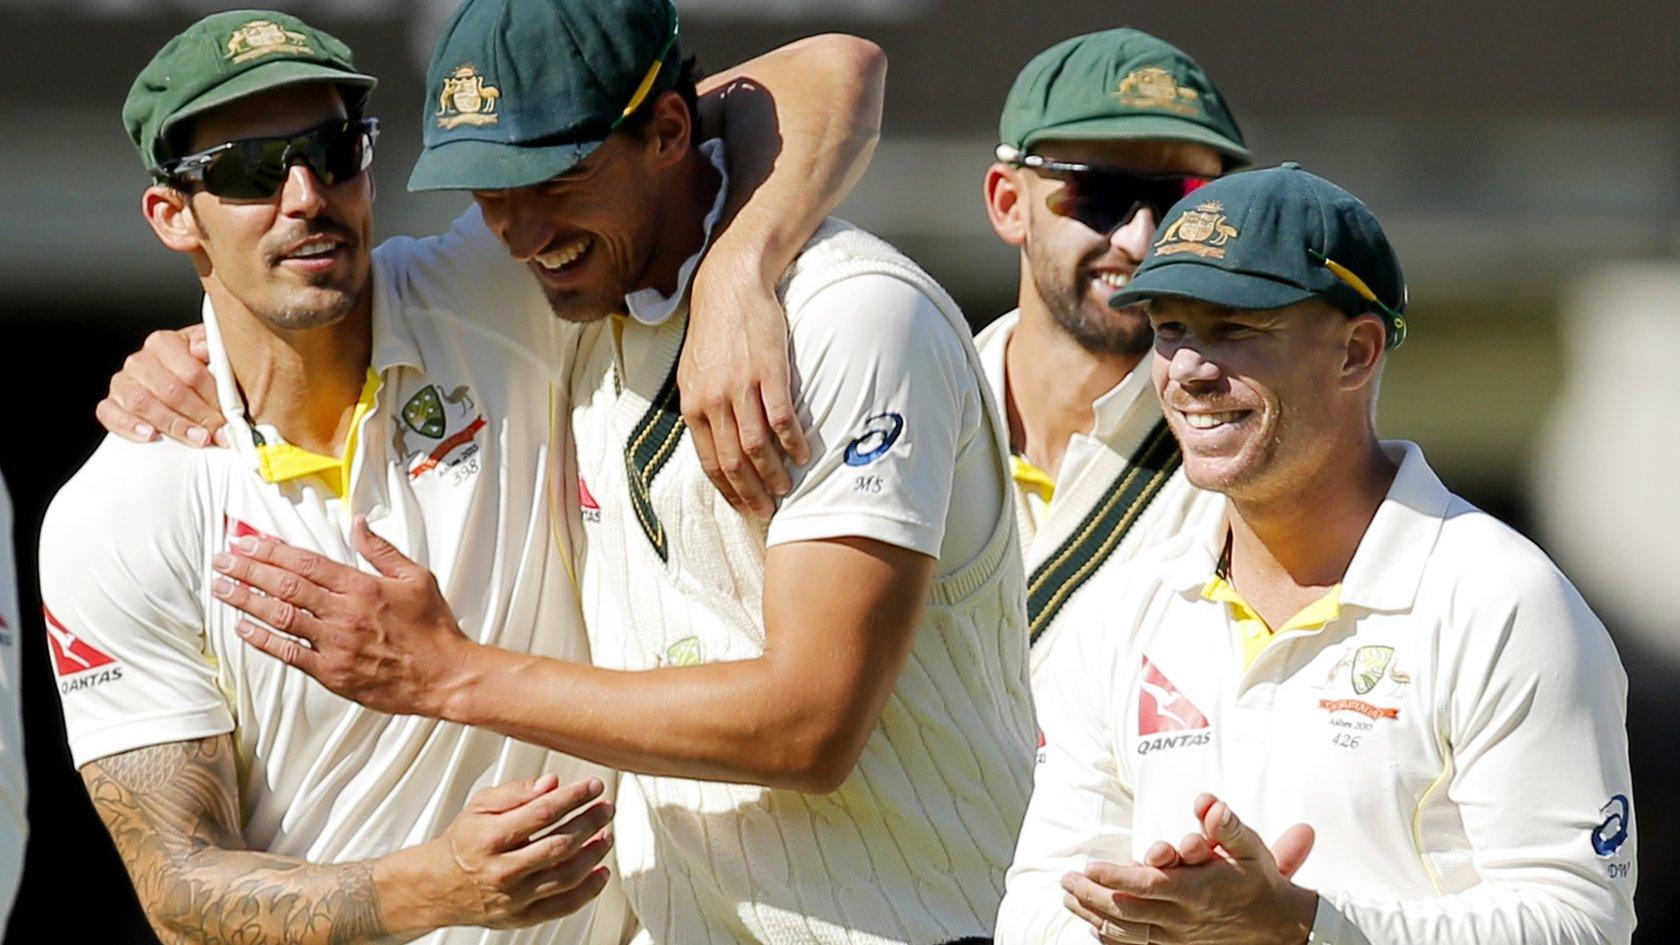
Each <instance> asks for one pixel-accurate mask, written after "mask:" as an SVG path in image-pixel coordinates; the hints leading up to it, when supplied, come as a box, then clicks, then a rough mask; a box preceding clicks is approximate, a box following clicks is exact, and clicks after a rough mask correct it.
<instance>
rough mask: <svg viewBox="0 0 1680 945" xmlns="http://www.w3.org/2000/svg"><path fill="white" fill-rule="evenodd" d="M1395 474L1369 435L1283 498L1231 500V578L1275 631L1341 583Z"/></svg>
mask: <svg viewBox="0 0 1680 945" xmlns="http://www.w3.org/2000/svg"><path fill="white" fill-rule="evenodd" d="M1397 470H1398V467H1396V466H1395V464H1394V462H1393V461H1392V460H1390V459H1389V458H1388V456H1387V455H1385V454H1384V453H1383V451H1382V448H1381V447H1380V446H1379V445H1378V443H1377V440H1376V436H1375V434H1374V433H1372V432H1369V431H1368V432H1367V433H1366V435H1364V436H1362V437H1360V438H1358V439H1357V440H1356V441H1353V442H1350V443H1349V444H1348V446H1347V447H1346V448H1344V449H1340V450H1335V451H1333V452H1332V454H1331V455H1329V456H1326V457H1324V458H1323V460H1322V461H1321V462H1315V463H1313V464H1312V467H1311V471H1310V473H1309V476H1308V478H1307V479H1306V481H1304V482H1303V481H1300V480H1297V481H1295V482H1292V483H1291V484H1290V486H1289V488H1288V489H1287V490H1285V492H1284V494H1280V495H1277V496H1272V497H1269V498H1265V499H1238V498H1236V497H1233V498H1232V502H1231V505H1230V512H1229V516H1228V518H1229V522H1230V528H1231V578H1232V580H1233V581H1234V582H1235V583H1236V584H1237V586H1238V587H1239V588H1241V590H1242V592H1243V594H1244V596H1245V597H1249V598H1250V600H1251V601H1253V602H1254V603H1256V605H1257V609H1259V610H1260V612H1261V614H1262V616H1265V617H1267V619H1268V620H1269V621H1272V625H1273V626H1277V623H1276V622H1275V619H1274V618H1278V617H1279V616H1280V615H1281V618H1287V617H1288V616H1289V615H1290V614H1292V613H1294V612H1295V611H1296V610H1298V609H1300V607H1302V606H1305V604H1306V603H1309V602H1310V600H1311V598H1313V597H1316V596H1317V595H1318V594H1320V593H1322V592H1323V591H1324V590H1325V589H1327V588H1330V587H1332V586H1334V585H1336V584H1338V583H1340V582H1341V580H1342V576H1343V575H1344V574H1346V573H1347V569H1348V565H1349V564H1350V563H1351V562H1352V561H1353V555H1354V552H1355V551H1357V550H1358V548H1359V542H1360V540H1361V539H1363V538H1364V537H1365V531H1366V529H1368V528H1369V527H1370V525H1371V519H1372V518H1373V517H1374V516H1375V515H1376V514H1377V508H1378V507H1379V506H1381V505H1382V501H1383V498H1384V496H1386V495H1387V494H1388V489H1389V486H1390V485H1391V484H1392V483H1393V482H1394V474H1395V472H1396V471H1397ZM1268 602H1270V603H1272V604H1273V605H1274V606H1272V607H1268V606H1267V603H1268ZM1268 609H1270V610H1272V611H1273V612H1272V613H1267V610H1268Z"/></svg>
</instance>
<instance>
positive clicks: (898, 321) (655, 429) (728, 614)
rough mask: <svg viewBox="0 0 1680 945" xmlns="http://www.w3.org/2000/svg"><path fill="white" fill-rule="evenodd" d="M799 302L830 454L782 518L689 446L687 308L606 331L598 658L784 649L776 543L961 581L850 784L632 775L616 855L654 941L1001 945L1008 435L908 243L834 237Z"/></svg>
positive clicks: (965, 344) (596, 557)
mask: <svg viewBox="0 0 1680 945" xmlns="http://www.w3.org/2000/svg"><path fill="white" fill-rule="evenodd" d="M707 153H708V154H710V155H711V156H712V157H713V160H714V161H715V162H721V155H720V154H718V153H717V150H716V149H715V148H712V147H708V148H707ZM720 170H721V166H720ZM684 294H685V293H684V291H683V290H682V289H681V288H680V287H679V289H678V292H677V295H678V296H682V295H684ZM783 299H784V302H785V305H786V310H787V313H788V322H789V328H790V333H791V337H792V348H793V351H792V357H793V369H794V373H795V376H796V378H797V383H798V391H797V398H796V406H797V407H798V409H799V411H800V413H801V420H802V422H803V423H804V426H805V429H806V430H807V435H808V436H809V438H810V440H811V445H812V451H813V455H814V456H815V459H814V460H813V461H812V462H811V463H810V464H809V465H808V466H807V467H805V468H804V469H802V470H799V471H797V473H796V476H795V485H794V489H793V491H792V492H791V493H790V494H789V495H788V496H787V497H786V498H785V499H784V500H783V502H782V504H781V506H780V508H779V509H778V511H777V513H776V514H775V516H774V517H773V518H772V519H771V520H770V522H769V523H768V525H766V524H765V523H764V522H762V521H759V520H756V519H747V518H744V517H742V516H741V515H739V514H738V513H736V512H735V510H734V509H732V508H731V507H730V506H729V505H728V504H727V503H726V502H725V501H724V500H723V498H722V497H721V496H719V495H718V493H717V491H716V489H714V488H713V486H712V484H711V482H710V480H708V479H707V477H706V475H705V473H704V471H703V470H702V468H701V466H700V463H699V459H698V457H697V456H696V455H695V453H694V450H693V448H692V446H691V445H690V444H689V443H688V442H687V438H686V435H685V428H684V426H683V425H682V423H681V420H680V417H679V415H678V400H679V395H678V392H677V390H676V387H675V369H676V364H677V357H678V354H679V352H680V349H681V345H682V339H683V337H684V333H685V330H686V329H685V326H686V322H687V311H686V306H682V305H677V306H669V305H664V304H659V300H656V299H651V298H632V299H631V300H630V303H631V305H630V310H631V314H632V315H634V316H635V317H634V318H620V319H617V320H616V325H615V324H613V323H608V324H602V325H598V326H594V327H592V329H591V332H590V334H588V335H586V338H585V340H584V342H583V345H582V349H581V352H582V353H581V360H580V366H579V369H578V371H577V373H576V375H575V378H574V385H575V386H574V391H575V393H574V398H573V429H574V430H575V432H576V441H577V447H578V464H579V479H580V482H579V486H580V494H581V496H582V501H581V504H580V508H581V512H582V514H581V517H580V519H579V520H578V521H577V522H576V523H575V524H576V527H577V528H578V530H579V532H580V533H581V536H582V540H581V541H580V542H578V543H577V545H578V546H579V547H580V548H581V550H580V552H579V559H578V560H579V566H580V568H579V577H580V581H581V588H582V592H583V600H584V608H585V613H586V616H587V621H586V622H587V624H588V627H589V633H590V641H591V649H592V652H593V655H594V658H595V662H596V664H597V665H600V666H606V667H610V668H615V669H628V670H645V669H651V668H655V667H659V666H673V665H676V666H680V665H690V664H694V663H701V662H710V661H724V660H741V659H751V658H754V657H757V656H759V655H761V654H762V653H763V650H764V640H765V632H764V623H763V614H762V610H761V603H762V598H763V592H764V561H765V556H766V551H767V549H768V548H769V547H770V546H772V545H776V544H782V543H786V542H796V541H812V540H820V539H826V538H835V537H842V536H862V537H867V538H871V539H875V540H878V541H882V542H885V543H887V544H891V545H895V546H898V547H904V548H910V549H913V550H915V551H918V552H921V553H923V554H927V555H930V556H933V557H935V558H937V559H938V566H937V569H936V577H935V580H934V585H933V588H932V590H931V591H930V594H929V602H928V607H927V610H926V614H925V616H924V618H923V623H922V625H921V626H920V627H919V629H918V631H917V636H916V640H915V643H914V644H913V646H912V650H911V654H910V657H909V661H908V663H907V665H906V666H905V669H904V671H903V672H902V674H901V675H900V676H899V679H898V682H897V685H896V687H895V688H894V691H893V694H892V696H891V698H890V699H889V700H888V702H887V705H886V707H885V709H884V710H883V712H882V715H881V720H880V723H879V726H878V728H877V729H876V731H875V732H874V733H873V735H872V736H871V737H870V739H869V742H868V744H867V745H866V747H865V749H864V752H863V755H862V758H861V759H860V760H859V762H858V765H857V767H856V769H855V770H854V771H853V772H852V774H851V776H850V777H848V778H847V779H846V781H845V782H844V783H843V784H842V785H841V787H840V788H839V789H838V790H837V791H835V792H833V793H831V794H824V795H816V794H804V793H799V792H795V791H785V790H776V789H771V788H767V787H762V786H756V785H747V784H722V783H715V782H703V781H695V780H687V779H682V778H669V777H650V776H643V775H634V774H627V775H625V777H624V779H623V783H622V785H621V791H620V796H619V815H618V818H617V821H616V823H617V829H618V844H617V848H618V852H619V862H620V864H621V865H622V867H623V869H624V874H625V875H624V879H625V885H626V887H627V889H628V891H629V894H630V898H631V902H632V903H633V904H634V906H635V909H636V914H637V915H638V916H639V917H640V919H641V921H642V923H643V926H644V932H643V935H642V937H641V938H640V939H639V941H647V942H658V943H671V945H695V943H720V945H721V943H735V942H766V943H777V945H780V943H842V942H843V943H849V945H866V943H867V945H876V943H888V942H907V943H916V945H934V943H941V942H947V941H952V940H955V939H961V938H965V937H969V936H979V937H988V936H989V935H990V933H991V927H992V923H993V921H994V920H995V918H996V913H997V903H998V902H999V901H1000V900H1001V898H1002V874H1003V870H1004V869H1005V868H1006V867H1007V864H1008V859H1009V854H1010V851H1011V850H1012V849H1013V845H1014V837H1015V833H1016V831H1017V830H1018V828H1019V824H1020V818H1021V815H1022V813H1023V812H1024V810H1025V801H1026V794H1027V792H1028V790H1029V788H1030V785H1029V778H1030V771H1031V764H1032V762H1031V759H1032V751H1033V742H1032V739H1033V727H1032V718H1031V705H1030V702H1029V697H1028V692H1027V679H1026V665H1025V664H1026V645H1025V632H1024V627H1023V626H1022V623H1023V622H1022V618H1021V614H1022V604H1021V585H1022V575H1021V571H1020V565H1019V560H1018V558H1017V557H1016V555H1017V551H1016V547H1015V537H1014V532H1013V518H1012V516H1011V514H1010V512H1009V509H1008V506H1007V496H1006V493H1005V489H1006V485H1005V481H1006V480H1005V477H1006V475H1007V471H1006V467H1005V465H1004V446H1003V439H1002V437H1001V435H1000V432H999V430H998V429H997V427H996V423H995V421H994V419H993V414H992V412H991V408H990V407H989V405H988V404H987V403H986V399H987V398H986V394H985V390H984V384H983V381H982V380H981V379H980V372H979V368H978V362H977V361H976V359H975V356H974V353H973V348H972V346H971V345H970V344H969V340H968V331H967V328H966V326H965V325H964V323H963V322H962V321H961V316H960V313H958V312H957V310H956V307H955V305H954V304H953V303H951V302H950V300H949V298H948V296H946V295H945V293H944V292H943V291H942V290H940V289H939V288H938V287H937V286H936V285H935V284H934V283H933V282H932V280H931V279H929V278H928V277H927V276H926V275H925V274H923V273H921V271H920V270H918V269H916V268H915V267H914V265H913V264H912V263H910V262H909V261H908V260H907V259H905V258H904V257H903V256H901V255H899V254H898V253H897V252H896V251H895V250H893V249H892V248H891V247H889V246H887V245H886V244H885V243H883V242H881V241H879V240H877V239H875V238H874V237H871V236H869V235H868V234H865V233H863V232H862V231H860V230H857V229H856V228H854V227H851V226H850V225H849V224H844V223H841V222H839V221H829V222H828V223H827V224H825V225H824V226H823V227H822V228H821V229H820V230H819V231H818V232H817V234H816V236H815V237H814V238H813V239H812V241H811V242H810V243H809V244H807V246H806V247H805V249H804V251H803V253H802V254H801V256H800V257H799V259H798V260H797V261H796V262H795V264H794V267H793V269H792V270H791V272H790V274H789V276H788V277H787V279H786V281H785V282H784V285H783ZM615 331H616V332H621V333H622V342H621V343H620V342H619V341H618V340H617V339H616V338H615ZM822 616H823V615H821V614H815V613H813V614H811V619H812V620H814V621H819V626H820V621H821V620H822Z"/></svg>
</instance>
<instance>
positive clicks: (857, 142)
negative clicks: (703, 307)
mask: <svg viewBox="0 0 1680 945" xmlns="http://www.w3.org/2000/svg"><path fill="white" fill-rule="evenodd" d="M885 82H886V57H885V55H884V54H883V53H882V52H881V50H880V47H878V46H876V45H875V44H874V43H871V42H869V41H868V40H864V39H860V38H858V37H855V36H846V35H842V34H827V35H822V36H812V37H809V38H807V39H803V40H799V41H798V42H795V43H790V44H788V45H786V46H783V47H781V48H780V49H776V50H774V51H772V52H769V53H766V54H765V55H763V56H759V57H758V58H756V59H753V60H751V61H749V62H747V63H744V64H742V65H741V66H739V67H737V68H735V69H731V70H729V71H727V72H724V73H721V74H719V75H717V76H714V77H712V78H711V79H710V80H708V82H707V83H705V85H704V87H703V89H702V91H704V92H706V93H707V94H706V97H705V98H703V99H702V101H701V115H702V121H703V122H704V123H706V125H707V126H708V127H710V128H714V129H721V130H722V131H723V133H724V137H725V149H726V153H727V155H728V158H729V169H730V189H729V198H728V202H727V203H726V205H725V216H724V219H725V221H726V223H725V226H724V228H723V229H722V230H721V231H720V232H719V233H718V234H717V235H716V237H715V238H714V241H713V249H712V251H711V252H710V253H708V254H707V258H708V260H711V261H713V262H714V263H716V264H721V265H727V266H729V267H730V268H732V270H733V272H732V273H731V275H732V277H737V278H739V277H756V278H758V279H760V280H761V281H765V282H767V283H768V284H770V285H774V284H775V281H776V280H777V279H778V278H779V277H780V276H781V274H782V272H783V271H784V270H785V269H786V268H787V267H788V266H789V265H790V264H791V263H792V262H793V260H794V257H796V256H797V255H798V253H799V250H800V248H801V247H802V246H804V244H805V242H806V240H808V239H809V238H810V235H811V233H812V232H813V231H815V230H816V228H817V227H818V226H820V225H821V224H822V221H823V219H824V218H825V217H827V216H828V215H829V214H830V213H832V212H833V211H834V209H835V208H836V207H838V206H839V205H840V202H841V201H842V200H843V199H844V198H845V197H846V195H847V194H848V193H850V192H851V189H852V188H853V187H854V186H855V185H856V184H857V182H858V180H859V179H860V178H862V176H863V172H864V170H865V169H866V168H868V166H869V159H870V157H871V156H872V155H873V154H874V151H875V144H876V142H877V141H878V140H879V138H880V131H881V105H882V99H883V96H884V90H885ZM713 268H714V269H717V268H720V266H719V265H714V266H713ZM701 272H702V273H705V272H706V267H704V266H703V267H702V269H701ZM719 274H720V275H721V273H719Z"/></svg>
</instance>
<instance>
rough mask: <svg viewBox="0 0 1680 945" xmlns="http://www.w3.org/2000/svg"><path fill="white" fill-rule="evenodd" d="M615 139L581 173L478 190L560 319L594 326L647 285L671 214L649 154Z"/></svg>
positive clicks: (636, 142) (637, 144)
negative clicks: (648, 163)
mask: <svg viewBox="0 0 1680 945" xmlns="http://www.w3.org/2000/svg"><path fill="white" fill-rule="evenodd" d="M642 143H643V142H642V141H641V138H640V137H639V136H638V135H637V134H635V133H632V132H628V131H619V132H614V133H613V134H612V135H611V136H609V137H608V138H607V140H606V141H605V142H603V143H602V144H601V146H600V147H598V148H596V149H595V151H594V152H593V153H592V154H590V155H589V157H587V158H585V159H584V160H583V161H581V162H580V163H579V164H578V165H577V166H576V167H573V168H572V169H571V170H569V171H567V172H566V173H564V174H561V175H559V176H557V177H554V178H551V179H549V180H546V181H544V182H542V183H540V184H536V185H533V186H530V187H521V188H518V189H516V190H479V191H473V199H475V200H477V201H478V205H479V207H480V209H482V210H483V211H484V222H485V224H486V225H487V226H489V227H490V230H491V232H493V233H495V234H496V235H497V236H499V237H500V238H501V240H502V242H503V243H504V244H505V245H506V246H507V248H508V252H510V253H512V254H513V257H514V258H515V259H518V260H520V261H522V262H524V263H525V264H526V266H527V267H528V268H529V269H530V270H531V272H532V273H533V274H534V275H535V276H536V277H537V281H538V282H539V283H540V284H541V285H542V289H543V294H544V295H546V296H547V297H548V304H549V307H550V308H551V309H553V311H554V314H555V315H557V316H559V317H560V318H563V319H566V320H567V321H574V322H590V321H595V320H596V319H600V318H604V317H605V316H607V315H610V314H612V313H614V312H617V311H620V310H621V309H622V308H623V307H624V297H625V296H626V295H629V294H630V293H631V292H632V291H634V290H635V289H637V288H639V287H641V286H643V285H645V284H646V283H647V281H648V278H649V276H648V272H649V269H650V267H651V266H652V263H653V259H654V256H655V254H656V251H657V249H658V245H659V234H660V233H661V232H662V231H663V229H664V220H665V209H664V205H663V202H662V201H660V200H659V199H658V196H657V187H656V185H655V183H654V178H653V175H652V172H651V171H650V170H649V169H648V168H646V167H644V166H643V163H642V161H643V158H644V156H645V149H644V148H643V147H642Z"/></svg>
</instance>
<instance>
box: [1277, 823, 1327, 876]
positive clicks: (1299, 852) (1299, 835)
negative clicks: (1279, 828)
mask: <svg viewBox="0 0 1680 945" xmlns="http://www.w3.org/2000/svg"><path fill="white" fill-rule="evenodd" d="M1316 839H1317V837H1316V835H1315V834H1314V833H1313V829H1312V827H1310V826H1308V825H1307V824H1296V825H1295V826H1293V827H1290V828H1289V829H1288V830H1285V831H1284V832H1283V836H1281V837H1279V838H1278V839H1277V843H1274V844H1272V859H1274V860H1277V868H1278V875H1280V876H1282V877H1283V878H1284V879H1289V878H1291V877H1293V876H1294V875H1295V871H1296V870H1298V869H1300V868H1301V864H1303V863H1305V862H1306V861H1307V854H1309V853H1311V852H1312V848H1313V841H1314V840H1316Z"/></svg>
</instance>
